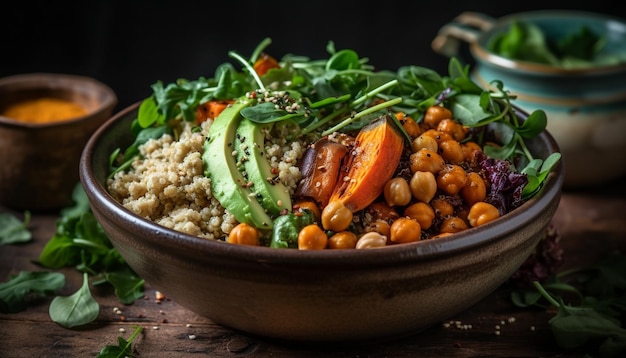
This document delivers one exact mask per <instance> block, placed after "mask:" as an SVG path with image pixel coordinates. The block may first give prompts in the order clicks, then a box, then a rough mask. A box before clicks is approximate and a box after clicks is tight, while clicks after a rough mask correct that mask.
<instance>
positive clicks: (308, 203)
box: [293, 199, 322, 221]
mask: <svg viewBox="0 0 626 358" xmlns="http://www.w3.org/2000/svg"><path fill="white" fill-rule="evenodd" d="M293 208H294V209H298V208H299V209H305V210H310V211H311V212H312V213H313V216H314V217H315V221H319V220H320V217H321V215H322V213H321V211H320V207H319V206H318V205H317V203H315V202H314V201H313V200H307V199H300V200H298V201H296V202H295V203H294V205H293Z"/></svg>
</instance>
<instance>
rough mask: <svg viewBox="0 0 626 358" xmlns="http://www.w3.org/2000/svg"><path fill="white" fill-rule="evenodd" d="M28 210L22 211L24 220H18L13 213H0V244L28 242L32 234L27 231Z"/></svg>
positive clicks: (28, 221)
mask: <svg viewBox="0 0 626 358" xmlns="http://www.w3.org/2000/svg"><path fill="white" fill-rule="evenodd" d="M29 223H30V212H28V211H26V212H24V220H23V221H20V220H19V219H18V218H17V217H15V215H12V214H9V213H0V245H6V244H15V243H19V242H28V241H30V240H32V238H33V235H32V233H31V232H30V231H28V224H29Z"/></svg>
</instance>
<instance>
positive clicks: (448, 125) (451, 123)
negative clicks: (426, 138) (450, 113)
mask: <svg viewBox="0 0 626 358" xmlns="http://www.w3.org/2000/svg"><path fill="white" fill-rule="evenodd" d="M437 130H438V131H440V132H444V133H448V134H449V135H450V136H452V138H453V139H454V140H456V141H457V142H460V141H462V140H463V139H464V138H465V135H467V128H466V127H464V126H463V125H462V124H461V123H459V122H457V121H455V120H454V119H443V120H442V121H441V122H439V124H438V125H437Z"/></svg>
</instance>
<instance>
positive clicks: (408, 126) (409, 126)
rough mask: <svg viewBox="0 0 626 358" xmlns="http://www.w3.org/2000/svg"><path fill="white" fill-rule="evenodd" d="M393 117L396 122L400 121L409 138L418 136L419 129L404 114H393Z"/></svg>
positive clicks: (413, 121)
mask: <svg viewBox="0 0 626 358" xmlns="http://www.w3.org/2000/svg"><path fill="white" fill-rule="evenodd" d="M395 116H396V118H397V119H398V121H400V123H401V124H402V127H403V128H404V130H405V131H406V133H407V134H408V135H409V136H410V137H411V138H415V137H417V136H418V135H419V134H420V127H419V125H418V124H417V122H415V120H414V119H413V118H411V117H410V116H407V115H406V113H404V112H398V113H396V114H395Z"/></svg>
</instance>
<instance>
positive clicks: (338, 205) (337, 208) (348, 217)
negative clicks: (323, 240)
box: [322, 201, 352, 232]
mask: <svg viewBox="0 0 626 358" xmlns="http://www.w3.org/2000/svg"><path fill="white" fill-rule="evenodd" d="M351 222H352V211H350V209H348V208H346V207H345V206H344V205H343V203H342V202H340V201H331V202H330V203H329V204H328V205H326V207H325V208H324V210H322V226H324V229H326V230H331V231H335V232H339V231H344V230H345V229H347V228H348V226H350V223H351Z"/></svg>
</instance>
